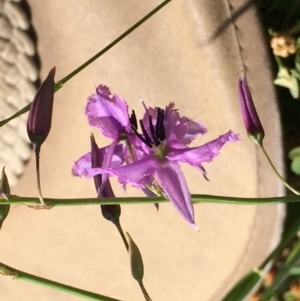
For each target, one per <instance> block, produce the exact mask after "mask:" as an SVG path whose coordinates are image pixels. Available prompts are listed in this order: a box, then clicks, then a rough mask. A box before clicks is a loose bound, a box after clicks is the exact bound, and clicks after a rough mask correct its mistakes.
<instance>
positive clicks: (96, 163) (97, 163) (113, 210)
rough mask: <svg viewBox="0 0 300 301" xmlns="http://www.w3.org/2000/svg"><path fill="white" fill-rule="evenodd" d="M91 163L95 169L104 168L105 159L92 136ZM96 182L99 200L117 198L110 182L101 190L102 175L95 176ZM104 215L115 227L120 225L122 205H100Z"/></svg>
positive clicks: (107, 181)
mask: <svg viewBox="0 0 300 301" xmlns="http://www.w3.org/2000/svg"><path fill="white" fill-rule="evenodd" d="M91 148H92V151H91V158H92V159H91V161H92V162H91V163H92V167H93V168H97V167H102V163H103V158H102V157H101V153H100V152H99V151H98V150H99V148H98V146H97V143H96V141H95V138H94V136H93V135H91ZM94 182H95V187H96V191H97V194H98V197H99V198H105V197H106V198H107V197H115V195H114V192H113V190H112V188H111V185H110V182H109V180H108V179H107V180H106V184H105V185H104V187H103V189H102V190H100V188H101V185H102V175H101V174H99V175H95V176H94ZM100 207H101V212H102V215H103V217H104V218H105V219H107V220H109V221H111V222H112V223H114V224H115V225H118V224H119V218H120V215H121V206H120V205H100Z"/></svg>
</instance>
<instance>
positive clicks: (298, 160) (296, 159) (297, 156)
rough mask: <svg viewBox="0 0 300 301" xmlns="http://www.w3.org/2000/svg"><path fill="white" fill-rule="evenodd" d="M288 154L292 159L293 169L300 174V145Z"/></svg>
mask: <svg viewBox="0 0 300 301" xmlns="http://www.w3.org/2000/svg"><path fill="white" fill-rule="evenodd" d="M288 156H289V158H290V159H291V160H292V163H291V170H292V171H293V172H294V173H295V174H296V175H300V146H298V147H295V148H293V149H292V150H291V151H290V152H289V154H288Z"/></svg>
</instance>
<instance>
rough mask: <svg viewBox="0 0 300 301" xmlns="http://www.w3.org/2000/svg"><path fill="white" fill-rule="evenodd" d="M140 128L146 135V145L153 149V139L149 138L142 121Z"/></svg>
mask: <svg viewBox="0 0 300 301" xmlns="http://www.w3.org/2000/svg"><path fill="white" fill-rule="evenodd" d="M140 126H141V129H142V132H143V134H144V138H145V140H146V141H147V142H146V144H147V145H148V146H149V147H151V146H152V144H153V142H152V140H151V138H150V137H149V135H148V133H147V131H146V129H145V126H144V124H143V121H142V120H140Z"/></svg>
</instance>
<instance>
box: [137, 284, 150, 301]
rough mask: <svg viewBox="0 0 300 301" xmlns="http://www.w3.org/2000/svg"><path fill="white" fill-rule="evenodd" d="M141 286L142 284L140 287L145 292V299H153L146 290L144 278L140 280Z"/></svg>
mask: <svg viewBox="0 0 300 301" xmlns="http://www.w3.org/2000/svg"><path fill="white" fill-rule="evenodd" d="M139 286H140V288H141V290H142V292H143V294H144V297H145V300H146V301H152V299H151V298H150V296H149V294H148V293H147V291H146V288H145V286H144V284H143V281H142V280H141V281H139Z"/></svg>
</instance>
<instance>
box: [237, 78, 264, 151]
mask: <svg viewBox="0 0 300 301" xmlns="http://www.w3.org/2000/svg"><path fill="white" fill-rule="evenodd" d="M239 100H240V105H241V112H242V116H243V119H244V124H245V128H246V131H247V133H248V136H249V138H250V139H251V140H253V141H254V142H255V143H256V144H257V145H258V146H262V143H263V139H264V137H265V132H264V129H263V127H262V125H261V122H260V119H259V117H258V114H257V112H256V109H255V106H254V102H253V99H252V96H251V92H250V90H249V87H248V84H247V80H246V77H245V76H244V75H242V76H241V77H240V79H239Z"/></svg>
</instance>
